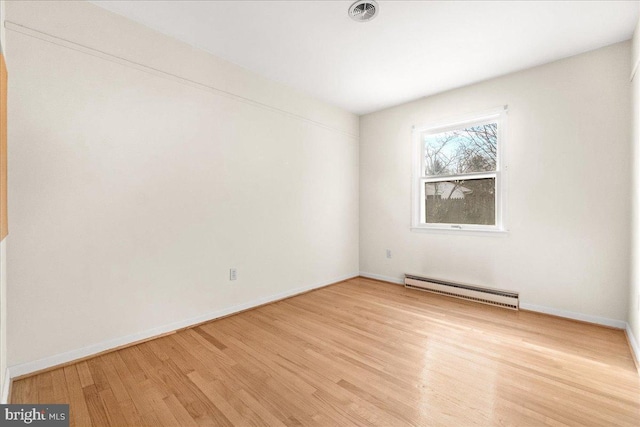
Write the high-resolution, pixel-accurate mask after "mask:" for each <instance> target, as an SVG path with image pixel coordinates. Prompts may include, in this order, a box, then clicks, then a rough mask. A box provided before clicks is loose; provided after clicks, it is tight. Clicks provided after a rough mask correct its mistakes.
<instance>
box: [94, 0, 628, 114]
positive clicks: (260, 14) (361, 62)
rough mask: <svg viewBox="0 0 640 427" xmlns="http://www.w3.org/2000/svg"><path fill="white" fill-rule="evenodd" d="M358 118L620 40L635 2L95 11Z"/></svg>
mask: <svg viewBox="0 0 640 427" xmlns="http://www.w3.org/2000/svg"><path fill="white" fill-rule="evenodd" d="M94 3H95V4H98V5H99V6H101V7H104V8H105V9H108V10H111V11H113V12H116V13H119V14H121V15H124V16H126V17H128V18H130V19H133V20H135V21H138V22H140V23H142V24H144V25H146V26H148V27H151V28H154V29H156V30H158V31H160V32H162V33H165V34H167V35H170V36H173V37H175V38H177V39H179V40H182V41H184V42H187V43H189V44H191V45H194V46H197V47H199V48H202V49H204V50H207V51H209V52H211V53H213V54H215V55H217V56H219V57H222V58H225V59H227V60H229V61H231V62H233V63H236V64H238V65H241V66H243V67H245V68H248V69H250V70H253V71H255V72H256V73H259V74H261V75H263V76H265V77H267V78H270V79H272V80H276V81H279V82H281V83H284V84H286V85H289V86H292V87H294V88H297V89H299V90H301V91H304V92H307V93H309V94H311V95H313V96H315V97H317V98H320V99H322V100H324V101H327V102H329V103H331V104H334V105H337V106H340V107H343V108H345V109H347V110H349V111H352V112H354V113H357V114H364V113H368V112H372V111H376V110H379V109H382V108H386V107H390V106H393V105H396V104H400V103H403V102H406V101H409V100H413V99H416V98H420V97H423V96H427V95H432V94H435V93H438V92H442V91H445V90H448V89H452V88H456V87H460V86H464V85H467V84H470V83H473V82H477V81H481V80H485V79H488V78H491V77H495V76H499V75H502V74H506V73H510V72H513V71H516V70H521V69H525V68H529V67H532V66H535V65H539V64H544V63H546V62H550V61H554V60H557V59H560V58H564V57H567V56H571V55H575V54H578V53H581V52H586V51H589V50H592V49H596V48H598V47H602V46H606V45H609V44H612V43H616V42H619V41H623V40H627V39H629V38H631V36H632V34H633V30H634V27H635V23H636V22H637V19H638V2H636V1H623V2H617V1H585V2H574V1H555V2H553V1H549V2H540V1H539V2H518V1H502V2H490V1H469V2H463V1H458V2H452V1H385V0H378V4H379V5H380V14H379V15H378V16H377V17H376V18H375V19H374V20H373V21H370V22H368V23H358V22H354V21H352V20H351V19H350V18H349V17H348V16H347V9H348V7H349V5H350V4H351V3H352V1H202V0H199V1H94Z"/></svg>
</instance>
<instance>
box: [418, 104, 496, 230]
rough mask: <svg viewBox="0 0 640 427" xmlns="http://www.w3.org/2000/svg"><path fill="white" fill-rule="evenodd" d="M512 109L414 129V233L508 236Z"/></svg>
mask: <svg viewBox="0 0 640 427" xmlns="http://www.w3.org/2000/svg"><path fill="white" fill-rule="evenodd" d="M505 126H506V107H503V108H500V109H498V110H494V111H490V112H487V113H484V114H476V115H474V116H472V117H467V118H463V119H459V120H454V121H450V122H448V123H444V124H435V125H429V126H422V127H419V128H414V131H413V138H414V156H415V158H414V174H413V175H414V176H413V215H412V229H414V230H426V229H440V230H468V231H503V230H504V212H503V211H504V202H505V195H504V194H503V193H504V191H503V189H504V182H503V181H504V176H503V172H504V165H503V164H502V163H503V161H502V156H501V152H503V151H504V144H505V141H504V140H505V138H504V135H505Z"/></svg>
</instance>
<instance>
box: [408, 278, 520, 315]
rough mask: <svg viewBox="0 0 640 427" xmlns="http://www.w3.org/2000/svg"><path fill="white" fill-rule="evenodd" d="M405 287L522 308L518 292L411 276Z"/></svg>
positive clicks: (512, 308) (516, 308) (484, 302)
mask: <svg viewBox="0 0 640 427" xmlns="http://www.w3.org/2000/svg"><path fill="white" fill-rule="evenodd" d="M404 286H405V288H410V289H418V290H421V291H427V292H433V293H436V294H441V295H447V296H450V297H455V298H462V299H466V300H470V301H475V302H480V303H483V304H489V305H495V306H497V307H504V308H509V309H511V310H518V308H519V307H520V299H519V297H518V294H517V293H516V292H509V291H502V290H499V289H490V288H482V287H478V286H473V285H465V284H462V283H453V282H447V281H444V280H439V279H428V278H426V277H419V276H413V275H410V274H405V277H404Z"/></svg>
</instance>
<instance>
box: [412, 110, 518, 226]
mask: <svg viewBox="0 0 640 427" xmlns="http://www.w3.org/2000/svg"><path fill="white" fill-rule="evenodd" d="M494 122H495V123H497V124H498V147H497V151H496V155H497V159H496V170H495V172H477V173H468V174H459V175H438V176H428V175H425V174H424V171H425V166H424V157H425V156H424V143H423V136H424V135H425V134H427V135H429V134H436V133H441V132H447V131H452V130H457V129H463V128H466V127H469V126H475V125H482V124H487V123H494ZM506 136H507V106H506V105H505V106H502V107H499V108H494V109H491V110H488V111H484V112H480V113H475V114H470V115H466V116H462V117H457V118H454V119H452V120H446V121H442V122H438V123H430V124H426V125H422V126H414V127H413V150H412V151H413V173H412V179H411V181H412V191H411V193H412V194H411V200H412V204H411V230H412V231H436V232H438V231H439V232H451V233H461V232H463V233H464V232H471V233H506V231H507V229H506V201H507V194H506V172H507V165H506V162H505V154H504V153H505V146H506V140H507V138H506ZM494 177H495V180H496V181H495V182H496V198H495V204H496V205H495V214H496V223H495V225H481V224H443V223H426V222H422V219H423V218H425V199H426V198H425V194H424V188H425V185H424V184H425V183H428V182H439V181H444V180H453V179H479V178H494Z"/></svg>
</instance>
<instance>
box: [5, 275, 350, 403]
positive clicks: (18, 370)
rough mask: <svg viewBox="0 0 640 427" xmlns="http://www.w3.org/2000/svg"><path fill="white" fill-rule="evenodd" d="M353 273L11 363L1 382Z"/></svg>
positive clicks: (327, 282)
mask: <svg viewBox="0 0 640 427" xmlns="http://www.w3.org/2000/svg"><path fill="white" fill-rule="evenodd" d="M357 276H358V273H353V274H348V275H345V276H341V277H337V278H334V279H332V280H328V281H324V282H321V283H315V284H313V285H308V286H302V287H300V288H295V289H291V290H288V291H285V292H280V293H278V294H274V295H269V296H267V297H262V298H257V299H255V300H252V301H249V302H246V303H243V304H238V305H235V306H232V307H228V308H224V309H221V310H217V311H214V312H211V313H207V314H204V315H201V316H197V317H192V318H190V319H186V320H183V321H180V322H175V323H171V324H168V325H164V326H160V327H157V328H153V329H149V330H147V331H144V332H139V333H137V334H132V335H127V336H125V337H120V338H114V339H111V340H108V341H103V342H101V343H97V344H93V345H90V346H87V347H83V348H79V349H76V350H71V351H67V352H65V353H60V354H56V355H53V356H49V357H45V358H44V359H40V360H35V361H32V362H27V363H21V364H19V365H13V366H11V367H9V368H7V371H8V375H7V377H5V382H7V378H17V377H20V376H23V375H27V374H30V373H33V372H37V371H41V370H43V369H47V368H51V367H53V366H57V365H62V364H65V363H69V362H73V361H74V360H79V359H82V358H85V357H88V356H92V355H94V354H97V353H101V352H103V351H107V350H111V349H114V348H117V347H122V346H126V345H128V344H133V343H135V342H138V341H143V340H146V339H149V338H153V337H155V336H158V335H162V334H166V333H169V332H173V331H175V330H178V329H182V328H187V327H189V326H193V325H197V324H198V323H202V322H207V321H210V320H214V319H218V318H220V317H224V316H228V315H230V314H234V313H237V312H240V311H244V310H247V309H250V308H254V307H257V306H260V305H263V304H267V303H270V302H275V301H278V300H281V299H284V298H288V297H292V296H294V295H298V294H301V293H304V292H307V291H311V290H314V289H317V288H321V287H324V286H327V285H331V284H333V283H337V282H341V281H343V280H347V279H352V278H354V277H357ZM3 393H4V389H3ZM7 394H8V390H7Z"/></svg>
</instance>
